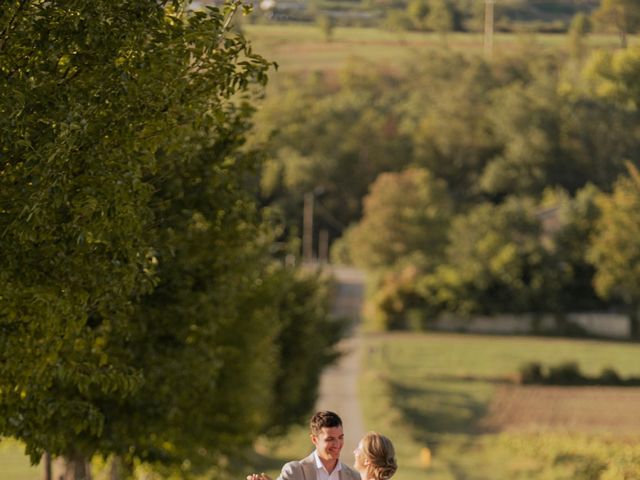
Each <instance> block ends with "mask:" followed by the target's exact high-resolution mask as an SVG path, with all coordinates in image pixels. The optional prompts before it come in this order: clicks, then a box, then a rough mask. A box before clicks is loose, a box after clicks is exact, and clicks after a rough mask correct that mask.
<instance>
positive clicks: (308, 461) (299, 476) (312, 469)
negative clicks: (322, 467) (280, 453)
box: [276, 453, 360, 480]
mask: <svg viewBox="0 0 640 480" xmlns="http://www.w3.org/2000/svg"><path fill="white" fill-rule="evenodd" d="M340 464H341V467H340V468H341V470H340V472H338V476H339V477H340V480H360V474H359V473H358V472H356V471H355V470H354V469H352V468H350V467H348V466H347V465H345V464H344V463H342V462H340ZM276 480H317V479H316V460H315V458H314V457H313V453H312V454H311V455H309V456H308V457H306V458H303V459H302V460H300V461H295V462H289V463H286V464H285V465H284V467H282V472H280V475H279V476H278V478H277V479H276Z"/></svg>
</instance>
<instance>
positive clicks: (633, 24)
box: [593, 0, 640, 48]
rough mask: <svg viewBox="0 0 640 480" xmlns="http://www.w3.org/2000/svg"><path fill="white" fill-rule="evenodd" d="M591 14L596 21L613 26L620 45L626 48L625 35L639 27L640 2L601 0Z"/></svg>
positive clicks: (634, 0) (632, 0) (631, 0)
mask: <svg viewBox="0 0 640 480" xmlns="http://www.w3.org/2000/svg"><path fill="white" fill-rule="evenodd" d="M593 16H594V18H595V20H596V21H597V22H599V23H602V24H604V25H607V26H611V27H613V28H615V30H616V31H617V32H618V35H619V36H620V46H621V47H622V48H627V35H628V34H630V33H635V32H636V31H637V30H638V28H639V27H640V4H639V3H638V2H637V1H636V0H602V2H601V3H600V6H599V7H598V9H597V10H596V11H595V12H593Z"/></svg>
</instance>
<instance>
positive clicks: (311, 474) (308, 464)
mask: <svg viewBox="0 0 640 480" xmlns="http://www.w3.org/2000/svg"><path fill="white" fill-rule="evenodd" d="M300 466H301V467H302V473H303V475H304V478H305V480H317V478H316V461H315V458H314V457H313V453H312V454H311V455H309V456H308V457H307V458H305V459H304V460H302V461H301V462H300Z"/></svg>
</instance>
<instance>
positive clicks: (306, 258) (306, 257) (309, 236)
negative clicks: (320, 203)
mask: <svg viewBox="0 0 640 480" xmlns="http://www.w3.org/2000/svg"><path fill="white" fill-rule="evenodd" d="M313 198H314V194H313V192H309V193H305V194H304V207H303V213H302V261H303V262H307V263H310V262H311V261H312V260H313Z"/></svg>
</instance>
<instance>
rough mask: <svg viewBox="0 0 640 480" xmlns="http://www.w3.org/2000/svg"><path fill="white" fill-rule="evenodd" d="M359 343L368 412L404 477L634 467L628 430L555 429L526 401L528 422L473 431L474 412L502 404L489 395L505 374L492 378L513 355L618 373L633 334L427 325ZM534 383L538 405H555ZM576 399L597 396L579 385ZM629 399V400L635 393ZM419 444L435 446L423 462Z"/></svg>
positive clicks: (613, 471)
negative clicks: (564, 334)
mask: <svg viewBox="0 0 640 480" xmlns="http://www.w3.org/2000/svg"><path fill="white" fill-rule="evenodd" d="M365 346H366V350H364V352H366V353H365V357H364V358H363V363H362V364H363V366H364V371H363V379H362V381H361V386H360V388H361V389H362V391H365V392H367V395H364V396H363V400H362V403H363V409H364V416H365V421H366V422H367V424H368V425H370V428H374V429H376V430H378V431H384V432H386V434H387V435H389V436H390V438H392V439H393V442H394V445H396V452H397V455H398V462H399V463H400V464H401V465H403V468H402V469H400V470H398V473H397V474H396V475H397V476H398V478H399V479H400V480H414V479H415V480H417V479H421V478H425V477H428V478H430V479H435V480H445V479H451V478H456V477H458V478H468V479H477V480H480V479H486V478H518V479H522V480H524V479H531V480H533V479H547V480H552V479H553V480H557V479H574V478H583V479H584V478H599V479H600V480H602V479H605V478H606V479H608V480H613V479H620V478H635V477H636V476H637V473H638V469H637V464H634V463H633V462H634V461H637V459H638V458H639V457H638V455H639V454H640V449H639V448H638V447H637V436H635V434H634V433H633V432H631V433H630V435H626V434H625V433H622V432H617V431H615V430H613V429H611V430H609V431H607V432H606V433H599V432H598V433H580V432H579V431H575V430H569V431H566V430H565V429H564V428H563V429H562V430H560V431H557V430H556V431H554V430H552V429H550V428H549V425H548V424H546V423H545V424H537V425H536V424H535V423H533V422H535V419H534V414H533V412H532V411H528V410H527V411H524V412H523V413H522V414H523V415H524V418H526V419H527V420H528V422H527V427H525V428H527V430H526V431H513V430H511V431H506V432H499V433H495V432H487V431H486V430H485V431H483V432H482V434H478V429H479V427H480V425H481V424H480V425H479V423H478V421H479V420H481V419H482V418H483V416H484V415H485V414H486V413H487V411H488V410H489V408H491V407H492V406H494V405H504V403H500V404H498V403H497V402H496V403H495V404H493V405H492V404H491V402H492V399H493V398H494V395H502V394H504V392H503V389H504V384H503V383H501V382H496V379H499V378H504V379H506V378H509V377H511V376H512V375H513V373H514V369H515V368H516V367H517V366H518V365H520V364H522V363H525V362H532V361H536V359H541V358H543V359H545V363H547V362H548V364H550V365H557V364H560V363H562V362H566V361H567V359H573V360H574V361H576V362H577V363H578V364H579V365H580V366H581V370H582V371H583V372H584V374H585V375H588V376H591V377H593V376H598V375H599V372H601V371H602V370H603V368H605V367H607V366H609V367H610V368H613V369H615V370H616V371H617V372H619V374H620V375H621V376H623V377H624V376H637V375H638V374H639V373H640V370H639V369H638V364H637V360H636V358H637V355H638V349H639V346H638V345H637V344H632V343H620V342H594V341H592V340H588V341H586V340H566V339H556V340H554V341H549V340H548V339H543V338H539V337H538V338H536V337H512V336H509V337H496V336H483V335H456V334H451V333H447V334H438V333H434V332H430V333H428V334H412V335H377V336H371V337H369V338H368V339H367V343H366V344H365ZM539 393H540V397H537V396H536V403H537V405H536V410H537V408H538V407H539V408H541V409H545V408H546V409H550V410H551V409H553V408H554V407H556V406H557V404H554V403H552V402H550V401H549V402H547V401H545V399H544V397H543V396H542V392H539ZM502 399H503V400H504V397H502ZM496 400H497V399H496ZM574 401H575V403H573V402H574ZM572 405H573V406H574V408H575V409H576V410H579V409H581V408H584V406H585V405H590V406H592V405H593V399H592V397H589V396H588V395H585V397H579V396H578V395H576V396H575V397H574V398H573V399H572ZM627 405H629V406H630V408H631V410H633V406H632V403H630V404H627ZM596 410H597V407H596ZM596 415H597V414H596ZM594 417H595V416H594ZM615 424H616V423H615V421H614V422H613V423H612V427H613V428H615V427H614V425H615ZM617 425H619V424H617ZM569 428H571V427H569ZM587 428H588V427H587ZM425 448H428V449H429V450H430V451H431V454H432V455H431V458H430V462H429V463H423V461H424V455H423V452H424V451H425ZM571 455H573V457H571ZM597 465H605V466H606V469H605V470H603V471H602V472H601V473H600V477H588V476H586V475H587V474H586V473H585V472H587V471H591V469H595V467H596V466H597ZM579 472H582V473H579ZM624 475H627V476H626V477H625V476H624Z"/></svg>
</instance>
